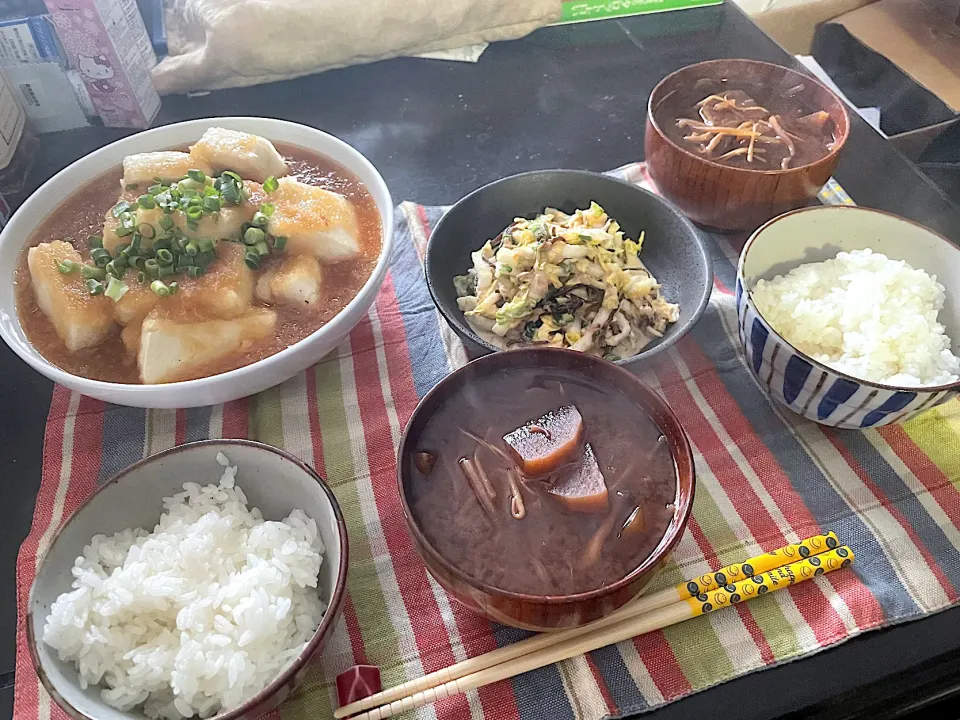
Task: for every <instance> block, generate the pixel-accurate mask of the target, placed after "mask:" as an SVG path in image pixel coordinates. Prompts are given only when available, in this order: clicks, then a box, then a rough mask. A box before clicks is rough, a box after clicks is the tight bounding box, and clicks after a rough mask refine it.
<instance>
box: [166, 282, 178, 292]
mask: <svg viewBox="0 0 960 720" xmlns="http://www.w3.org/2000/svg"><path fill="white" fill-rule="evenodd" d="M167 287H168V288H170V292H171V293H175V292H176V291H177V290H179V289H180V283H178V282H177V281H176V280H174V281H173V282H172V283H170V284H169V285H167Z"/></svg>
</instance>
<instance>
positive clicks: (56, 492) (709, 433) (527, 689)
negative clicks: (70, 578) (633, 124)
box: [14, 165, 960, 720]
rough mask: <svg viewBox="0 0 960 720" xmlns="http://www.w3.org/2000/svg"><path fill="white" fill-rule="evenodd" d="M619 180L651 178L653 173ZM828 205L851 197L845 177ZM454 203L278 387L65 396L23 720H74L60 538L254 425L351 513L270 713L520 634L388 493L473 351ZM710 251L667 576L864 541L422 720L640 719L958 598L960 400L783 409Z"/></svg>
mask: <svg viewBox="0 0 960 720" xmlns="http://www.w3.org/2000/svg"><path fill="white" fill-rule="evenodd" d="M617 173H619V175H620V176H621V177H625V178H627V179H630V180H633V181H635V182H645V178H644V173H643V168H642V166H640V165H631V166H627V167H625V168H621V169H620V170H619V171H617ZM821 199H822V200H823V201H825V202H834V203H836V202H851V201H850V199H849V198H848V197H847V196H846V195H845V193H843V191H842V190H841V189H840V188H839V186H836V185H835V184H833V185H831V186H829V187H828V188H827V189H826V190H825V193H824V196H823V197H822V198H821ZM442 214H443V208H427V207H422V206H418V205H414V204H411V203H405V204H403V205H402V206H401V207H400V212H399V213H398V220H397V228H396V251H395V255H394V258H393V264H392V267H391V270H390V273H389V275H388V276H387V280H386V282H385V284H384V287H383V290H382V292H381V293H380V294H379V296H378V298H377V301H376V304H375V305H374V307H373V308H372V309H371V310H370V312H369V314H368V316H367V318H366V319H365V320H364V321H363V322H362V323H361V324H360V325H359V326H358V327H357V328H356V329H355V330H354V331H353V332H352V333H351V335H350V337H349V339H348V340H347V341H346V342H345V343H344V344H343V345H342V346H341V347H340V348H339V349H338V350H337V351H335V352H334V353H332V354H331V355H330V356H328V357H327V358H325V359H324V360H322V361H321V362H320V363H318V364H317V365H316V366H315V367H313V368H311V369H310V370H308V371H307V372H305V373H302V374H300V375H298V376H297V377H295V378H293V379H291V380H289V381H288V382H286V383H284V384H283V385H281V386H279V387H276V388H274V389H272V390H268V391H266V392H264V393H261V394H260V395H257V396H255V397H251V398H248V399H245V400H239V401H236V402H232V403H229V404H227V405H223V406H217V407H207V408H200V409H191V410H178V411H144V410H138V409H135V408H126V407H118V406H113V405H105V404H104V403H101V402H99V401H96V400H91V399H90V398H87V397H81V396H79V395H77V394H73V393H70V392H69V391H67V390H65V389H64V388H61V387H58V388H56V390H55V392H54V395H53V401H52V404H51V408H50V416H49V419H48V422H47V428H46V439H45V445H44V457H43V478H42V484H41V488H40V494H39V497H38V501H37V507H36V512H35V516H34V522H33V528H32V530H31V532H30V535H29V537H28V538H27V540H26V541H25V542H24V544H23V547H22V548H21V551H20V555H19V559H18V565H17V582H18V597H19V603H20V613H21V614H20V623H19V626H18V635H17V650H18V655H17V673H16V688H15V708H14V716H15V717H16V718H17V720H31V719H32V718H42V719H43V720H46V718H49V717H51V716H52V717H56V718H65V717H66V716H65V714H64V713H63V712H62V711H61V710H59V708H57V707H56V706H55V705H54V704H52V703H51V701H50V699H49V697H48V696H47V694H46V693H45V692H44V691H43V689H42V687H41V686H40V683H39V681H38V679H37V676H36V675H35V674H34V672H33V669H32V667H31V664H30V660H29V657H28V655H27V651H26V648H25V636H24V623H23V615H22V613H23V608H24V606H25V603H26V598H27V591H28V589H29V586H30V582H31V580H32V579H33V575H34V570H35V568H36V564H37V559H38V557H40V555H42V553H43V552H44V550H45V549H46V548H47V546H48V545H49V542H50V539H51V535H52V533H53V532H54V529H55V528H56V527H57V526H59V525H60V524H61V523H62V522H63V521H64V519H65V518H66V517H68V516H69V515H70V512H71V511H72V510H73V509H74V508H75V507H76V506H77V505H78V504H79V503H80V501H81V500H82V499H83V498H84V497H85V496H86V495H87V494H89V493H90V492H92V491H93V490H94V489H95V488H96V487H97V486H98V485H99V484H101V483H103V482H104V481H105V480H106V479H107V478H109V477H110V476H111V475H113V474H114V473H115V472H117V471H118V470H120V469H121V468H123V467H125V466H127V465H129V464H130V463H132V462H134V461H135V460H138V459H140V458H141V457H143V456H145V455H149V454H151V453H154V452H157V451H158V450H161V449H163V448H166V447H170V446H172V445H175V444H177V443H183V442H187V441H190V440H198V439H201V438H207V437H219V436H224V437H249V438H254V439H257V440H261V441H264V442H267V443H271V444H273V445H277V446H280V447H284V448H286V449H287V450H289V451H291V452H293V453H295V454H297V455H299V456H301V457H302V458H304V459H305V460H306V461H307V462H309V463H311V464H313V465H314V466H315V467H317V468H318V469H319V470H320V472H321V473H323V474H324V475H325V476H326V477H327V478H328V479H329V482H330V484H331V485H332V486H333V489H334V491H335V492H336V495H337V497H338V499H339V501H340V504H341V506H342V508H343V513H344V516H345V517H346V521H347V524H348V526H349V533H350V542H351V558H350V559H351V567H350V578H349V596H348V598H347V600H346V602H345V605H344V612H343V617H342V619H341V620H340V622H339V624H338V625H337V628H336V632H335V633H334V635H333V636H332V638H331V639H330V642H329V644H328V646H327V648H326V651H325V653H324V656H323V660H322V662H321V663H320V665H319V666H318V667H317V668H316V669H315V670H314V671H313V674H312V675H311V676H310V678H309V680H308V681H307V682H306V683H305V684H304V686H302V687H301V688H300V689H299V691H298V692H297V693H296V694H295V695H294V696H292V697H291V698H290V699H289V700H288V701H287V702H286V703H285V704H284V705H283V707H282V708H281V709H280V710H279V715H280V716H282V717H283V718H311V719H313V720H325V719H326V718H329V717H331V714H332V708H333V705H334V703H335V690H334V689H333V680H334V678H335V677H336V675H337V674H338V673H340V672H342V671H343V670H345V669H347V668H348V667H350V666H351V665H353V664H355V663H374V664H377V665H379V666H380V667H381V668H382V670H383V680H384V685H385V686H386V685H393V684H396V683H399V682H401V681H403V680H406V679H409V678H413V677H416V676H419V675H421V674H423V673H425V672H430V671H432V670H437V669H440V668H442V667H444V666H447V665H449V664H451V663H453V662H455V661H457V660H462V659H464V658H465V657H468V656H473V655H477V654H480V653H483V652H486V651H488V650H492V649H494V648H495V647H497V646H499V645H503V644H506V643H511V642H514V641H516V640H518V639H520V638H522V637H524V636H525V633H523V632H521V631H519V630H513V629H510V628H505V627H500V626H496V625H492V624H490V623H489V622H487V621H485V620H483V619H482V618H480V617H477V616H476V615H474V614H472V613H470V612H469V611H466V610H464V609H463V608H461V607H459V606H458V605H457V604H456V603H454V602H452V601H451V600H450V599H449V598H448V597H447V595H446V594H445V593H444V592H443V590H441V589H440V587H439V586H438V585H437V584H436V583H435V582H434V581H433V580H432V579H431V578H430V576H429V575H428V574H427V572H426V570H425V569H424V566H423V564H422V562H421V561H420V560H419V558H418V557H417V555H416V553H415V552H414V550H413V547H412V545H411V543H410V539H409V537H408V536H407V533H406V530H405V528H404V522H403V517H402V512H401V509H400V504H399V500H398V497H397V494H396V490H395V484H396V481H395V460H394V456H395V451H396V447H397V443H398V440H399V437H400V432H401V430H402V428H403V426H404V424H405V422H406V421H407V419H408V418H409V417H410V415H411V413H412V412H413V409H414V407H415V405H416V403H417V400H418V398H420V397H421V396H423V395H424V394H425V393H426V392H427V391H428V390H429V389H430V388H431V387H433V385H434V384H435V383H436V382H437V381H439V380H440V379H441V378H442V377H443V376H444V375H446V374H447V373H448V372H450V371H451V370H452V369H454V368H456V367H458V366H459V365H461V364H462V363H464V362H465V360H466V358H465V355H464V350H463V346H462V345H461V344H460V342H459V341H458V340H457V339H456V338H455V336H454V335H453V333H452V332H451V331H450V330H449V328H448V327H447V326H446V325H445V323H444V322H443V320H442V319H441V318H440V317H439V315H438V314H437V312H436V310H435V309H434V306H433V304H432V303H431V301H430V297H429V295H428V293H427V288H426V285H425V283H424V279H423V272H422V268H421V257H422V253H423V249H424V246H425V243H426V240H427V236H428V235H429V232H430V228H431V227H432V226H433V225H434V224H435V223H436V221H437V220H438V219H439V218H440V216H441V215H442ZM657 241H658V239H657V238H655V237H649V238H648V239H647V242H657ZM710 252H711V254H712V255H713V259H714V263H715V271H716V282H715V288H714V292H713V296H712V299H711V303H710V306H709V308H708V309H707V312H706V314H705V315H704V317H703V319H702V320H701V321H700V322H699V324H698V325H697V326H696V328H695V329H694V330H693V331H692V332H691V333H690V334H689V335H688V336H687V337H686V338H684V339H683V340H682V341H681V342H679V343H678V344H677V345H676V346H675V347H674V348H672V349H671V351H670V354H669V357H668V358H667V360H668V362H664V363H659V367H657V369H655V370H650V371H648V372H647V373H646V374H645V375H644V379H645V380H646V381H647V382H648V383H649V384H650V385H652V386H653V387H655V388H656V389H657V390H658V391H659V392H660V393H661V394H662V395H663V396H664V397H665V398H666V400H667V401H668V402H669V403H670V405H671V406H672V407H673V408H674V410H675V411H676V412H677V414H678V415H679V417H680V420H681V422H682V423H683V425H684V427H685V428H686V430H687V433H688V434H689V436H690V441H691V443H692V445H693V449H694V453H695V457H696V465H697V475H698V488H697V496H696V503H695V506H694V512H693V517H692V519H691V521H690V526H689V530H688V531H687V532H686V533H685V535H684V537H683V539H682V540H681V542H680V543H679V545H678V546H677V548H676V550H675V552H674V555H673V562H672V564H670V565H669V566H668V567H667V568H666V570H665V571H664V572H663V574H662V575H661V576H660V578H659V579H658V581H657V587H656V588H654V589H657V588H660V587H665V586H667V585H669V584H674V583H677V582H680V581H681V580H682V579H684V578H690V577H694V576H697V575H701V574H703V573H705V572H707V571H709V570H711V569H716V568H717V567H719V566H721V565H725V564H728V563H731V562H734V561H737V560H742V559H744V558H745V557H747V556H750V555H756V554H758V553H760V552H761V551H769V550H773V549H775V548H777V547H780V546H782V545H784V544H786V543H787V542H794V541H796V540H798V539H800V538H802V537H805V536H809V535H813V534H816V533H818V532H821V531H827V530H833V531H834V532H836V533H837V535H839V537H840V538H841V540H842V541H843V542H845V543H847V544H849V545H851V546H852V547H853V549H854V551H855V552H856V554H857V563H856V564H855V565H854V566H853V569H852V571H845V572H839V573H834V574H832V575H829V576H827V577H821V578H818V579H817V580H816V581H814V582H810V583H804V584H802V585H798V586H796V587H793V588H791V589H789V590H787V591H784V592H778V593H775V594H772V595H770V596H768V597H766V598H761V599H758V600H754V601H753V602H751V603H749V604H748V605H739V606H737V608H736V610H726V611H723V612H719V613H716V614H711V615H708V616H704V617H700V618H697V619H696V620H692V621H690V622H687V623H684V624H682V625H679V626H675V627H672V628H668V629H667V630H665V631H662V632H656V633H652V634H649V635H646V636H643V637H640V638H636V639H635V640H633V641H629V642H623V643H620V644H619V645H616V646H611V647H607V648H604V649H601V650H598V651H596V652H593V653H590V654H589V655H586V656H581V657H578V658H574V659H571V660H568V661H565V662H563V663H560V664H558V665H554V666H550V667H546V668H543V669H541V670H537V671H535V672H531V673H528V674H525V675H522V676H519V677H517V678H514V679H513V680H511V681H505V682H501V683H498V684H495V685H491V686H489V687H485V688H483V689H481V690H480V691H479V692H471V693H469V694H467V695H464V696H458V697H453V698H448V699H445V700H443V701H441V702H440V703H437V704H436V705H434V706H431V707H427V708H423V709H421V710H419V711H417V713H416V717H417V718H420V719H425V718H439V719H440V720H454V719H456V720H460V719H461V718H466V717H471V718H473V719H474V720H481V719H482V718H489V719H491V720H494V719H495V720H512V719H514V718H516V719H518V720H519V719H520V718H522V719H523V720H563V719H565V718H569V719H574V718H575V719H578V720H580V719H584V720H598V719H599V718H601V717H604V716H620V715H625V714H630V713H633V712H636V711H641V710H644V709H647V708H650V707H654V706H656V705H660V704H662V703H666V702H670V701H671V700H675V699H677V698H680V697H683V696H684V695H687V694H689V693H692V692H696V691H698V690H702V689H704V688H707V687H710V686H711V685H715V684H717V683H720V682H723V681H726V680H729V679H731V678H734V677H737V676H739V675H743V674H745V673H749V672H752V671H755V670H758V669H761V668H763V667H764V666H769V665H774V664H777V663H782V662H786V661H788V660H792V659H794V658H797V657H800V656H803V655H807V654H810V653H813V652H817V651H818V650H821V649H823V648H825V647H828V646H830V645H832V644H835V643H838V642H842V641H843V640H846V639H848V638H850V637H853V636H854V635H857V634H859V633H861V632H864V631H866V630H869V629H871V628H876V627H880V626H883V625H889V624H892V623H898V622H903V621H906V620H910V619H913V618H918V617H921V616H923V615H927V614H929V613H933V612H936V611H938V610H942V609H944V608H946V607H947V606H949V605H951V604H953V603H955V602H956V601H957V599H958V592H957V588H958V587H960V532H958V528H960V494H958V492H957V483H958V482H960V402H957V401H953V402H951V403H947V404H945V405H943V406H940V407H938V408H935V409H933V410H930V411H928V412H927V413H925V414H924V415H922V416H920V417H917V418H915V419H914V420H911V421H910V422H908V423H906V424H905V425H902V426H898V427H887V428H883V429H880V430H868V431H866V432H855V431H834V430H830V429H828V428H823V427H820V426H818V425H815V424H813V423H810V422H807V421H805V420H803V419H801V418H799V417H798V416H795V415H793V414H791V413H790V412H789V411H787V410H784V409H783V408H781V407H778V406H777V405H775V404H774V403H773V401H771V400H769V399H768V398H767V397H766V396H765V395H763V393H761V391H760V389H759V388H758V387H757V385H756V384H755V383H754V381H753V379H752V377H751V375H750V373H749V372H748V371H747V369H746V367H745V366H744V364H743V358H742V355H741V353H740V351H739V349H738V347H737V340H736V310H735V308H734V299H733V297H732V295H731V292H730V288H732V287H734V272H735V262H736V258H737V255H738V252H739V246H738V241H736V240H732V239H730V238H724V237H721V236H711V239H710ZM241 482H242V478H241ZM158 513H159V509H158Z"/></svg>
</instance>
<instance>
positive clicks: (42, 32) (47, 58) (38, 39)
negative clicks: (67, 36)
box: [0, 15, 66, 66]
mask: <svg viewBox="0 0 960 720" xmlns="http://www.w3.org/2000/svg"><path fill="white" fill-rule="evenodd" d="M41 62H56V63H61V64H64V65H65V64H66V55H65V54H64V52H63V48H62V47H60V42H59V41H58V40H57V33H56V31H55V30H54V29H53V24H52V23H51V22H50V18H49V17H48V16H47V15H33V16H30V17H21V18H15V19H12V20H0V65H4V66H8V65H23V64H27V63H41Z"/></svg>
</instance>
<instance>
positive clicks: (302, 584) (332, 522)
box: [27, 440, 349, 720]
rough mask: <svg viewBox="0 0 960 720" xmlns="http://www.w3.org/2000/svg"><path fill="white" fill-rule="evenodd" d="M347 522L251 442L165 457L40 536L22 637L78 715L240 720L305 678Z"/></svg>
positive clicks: (333, 609) (341, 579) (333, 596)
mask: <svg viewBox="0 0 960 720" xmlns="http://www.w3.org/2000/svg"><path fill="white" fill-rule="evenodd" d="M348 555H349V551H348V542H347V531H346V524H345V523H344V520H343V515H342V514H341V512H340V508H339V506H338V504H337V501H336V499H335V497H334V495H333V493H332V492H331V491H330V488H329V487H328V486H327V485H326V483H325V482H324V481H323V479H322V478H321V477H320V476H319V475H318V474H317V473H316V472H315V471H314V470H313V469H312V468H311V467H309V466H308V465H306V464H305V463H303V462H302V461H300V460H298V459H297V458H295V457H293V456H292V455H289V454H288V453H286V452H284V451H282V450H278V449H276V448H273V447H270V446H268V445H263V444H261V443H256V442H251V441H248V440H205V441H202V442H195V443H189V444H186V445H181V446H179V447H175V448H172V449H170V450H166V451H164V452H161V453H158V454H156V455H153V456H151V457H149V458H146V459H145V460H142V461H140V462H138V463H136V464H134V465H132V466H130V467H129V468H127V469H126V470H124V471H122V472H121V473H119V474H118V475H116V476H114V477H113V478H112V479H110V480H109V481H108V482H106V483H105V484H104V485H103V486H102V487H101V488H99V489H98V490H97V491H96V492H95V493H94V494H93V495H91V496H90V497H89V498H88V499H87V500H86V501H85V502H84V503H83V504H82V505H80V507H79V508H78V509H77V510H76V512H74V513H73V515H72V516H71V517H70V518H69V520H68V521H67V522H66V524H64V525H63V526H62V527H61V528H60V530H59V531H58V532H57V533H56V535H55V536H54V537H53V539H52V541H51V543H50V545H49V548H48V550H47V551H46V553H45V554H44V555H43V558H42V560H41V562H40V565H39V567H38V568H37V574H36V578H35V579H34V582H33V585H32V587H31V589H30V597H29V605H28V609H27V644H28V646H29V649H30V654H31V657H32V659H33V663H34V666H35V668H36V670H37V673H38V675H39V677H40V680H41V682H42V683H43V685H44V687H45V688H46V690H47V691H48V692H49V693H50V695H51V696H52V697H53V699H54V700H55V701H56V702H57V703H58V704H59V705H60V706H61V707H62V708H63V709H64V710H65V711H66V712H67V714H68V715H70V716H71V717H73V718H77V720H130V719H131V718H137V719H140V718H169V719H170V720H179V718H187V717H203V718H206V717H216V718H218V720H228V719H229V720H234V719H239V718H253V717H257V716H259V715H260V714H262V713H265V712H268V711H269V710H272V709H273V708H275V707H277V706H278V705H279V704H280V703H281V702H282V701H283V699H284V698H285V697H286V696H287V695H288V694H289V693H290V691H291V690H292V689H293V688H294V687H296V685H297V684H298V683H300V682H301V681H302V680H303V679H304V678H305V677H306V675H307V672H308V670H309V667H310V664H311V661H312V660H314V659H316V658H317V657H318V656H319V654H320V652H321V651H322V649H323V646H324V643H325V641H326V639H327V636H328V635H329V634H330V633H331V632H332V630H333V627H334V625H335V624H336V621H337V617H338V615H339V612H340V609H341V605H342V602H343V596H344V591H345V587H346V577H347V561H348Z"/></svg>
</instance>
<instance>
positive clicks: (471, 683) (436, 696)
mask: <svg viewBox="0 0 960 720" xmlns="http://www.w3.org/2000/svg"><path fill="white" fill-rule="evenodd" d="M853 559H854V555H853V551H851V550H850V548H848V547H846V546H842V547H838V548H835V549H832V550H828V551H826V552H824V553H822V554H819V555H811V556H809V557H806V558H804V559H802V560H799V561H798V562H794V563H790V564H789V565H784V566H782V567H778V568H774V569H773V570H769V571H767V572H765V573H762V574H757V575H753V576H752V577H749V578H746V579H744V580H740V581H739V582H735V583H733V584H732V585H726V586H724V587H721V588H714V589H713V590H709V591H707V592H706V593H700V594H698V596H697V597H689V598H687V599H686V600H684V601H681V602H677V603H674V604H672V605H668V606H666V607H662V608H660V609H658V610H654V611H652V612H648V613H645V614H643V615H640V616H637V617H626V618H624V617H621V618H620V621H619V622H617V623H615V624H613V625H612V626H610V627H604V628H601V629H599V630H595V631H591V632H588V633H587V634H586V635H578V636H576V637H574V638H571V639H569V640H567V641H565V642H564V641H561V642H559V643H557V642H554V643H553V644H551V645H550V646H549V647H544V648H542V649H541V650H539V651H537V652H533V653H528V654H527V655H523V656H521V657H518V658H515V659H513V660H511V661H509V662H505V663H500V664H498V665H493V666H488V667H486V668H485V669H483V670H481V671H479V672H474V673H471V674H469V675H465V676H463V677H460V678H457V679H456V680H452V681H450V682H446V683H443V684H442V685H437V686H435V687H431V688H428V689H426V690H421V691H419V692H415V693H413V694H410V695H405V696H404V697H401V698H398V699H396V700H394V701H393V702H391V703H389V704H386V705H380V706H378V707H374V708H372V709H370V710H368V711H367V712H363V713H361V714H359V715H356V716H354V718H353V720H383V719H384V718H389V717H393V716H394V715H398V714H400V713H402V712H407V711H409V710H414V709H416V708H418V707H423V706H424V705H429V704H430V703H434V702H436V701H437V700H441V699H443V698H446V697H450V696H452V695H457V694H459V693H463V692H469V691H470V690H476V689H477V688H479V687H483V686H484V685H489V684H491V683H494V682H499V681H500V680H506V679H507V678H511V677H514V676H516V675H520V674H521V673H525V672H529V671H531V670H536V669H537V668H541V667H544V666H545V665H550V664H552V663H555V662H560V661H561V660H566V659H568V658H571V657H575V656H577V655H580V654H582V653H587V652H591V651H593V650H596V649H597V648H601V647H605V646H607V645H612V644H614V643H617V642H621V641H623V640H628V639H630V638H633V637H636V636H638V635H643V634H645V633H648V632H653V631H654V630H662V629H663V628H666V627H670V626H671V625H676V624H678V623H681V622H684V621H685V620H690V619H691V618H695V617H698V616H700V615H704V614H706V613H711V612H716V611H717V610H719V609H720V608H724V607H728V606H730V605H736V604H737V603H741V602H745V601H747V600H751V599H753V598H756V597H758V596H760V595H765V594H767V593H770V592H775V591H777V590H782V589H783V588H785V587H789V586H791V585H795V584H797V583H801V582H805V581H807V580H811V579H813V578H814V577H816V576H818V575H823V574H824V573H829V572H833V571H834V570H839V569H840V568H845V567H847V566H848V565H849V564H850V563H851V562H853ZM701 598H703V599H701ZM581 629H582V628H581ZM547 637H548V638H551V639H552V640H556V639H557V638H558V635H557V634H548V635H547ZM344 709H346V708H344Z"/></svg>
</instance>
